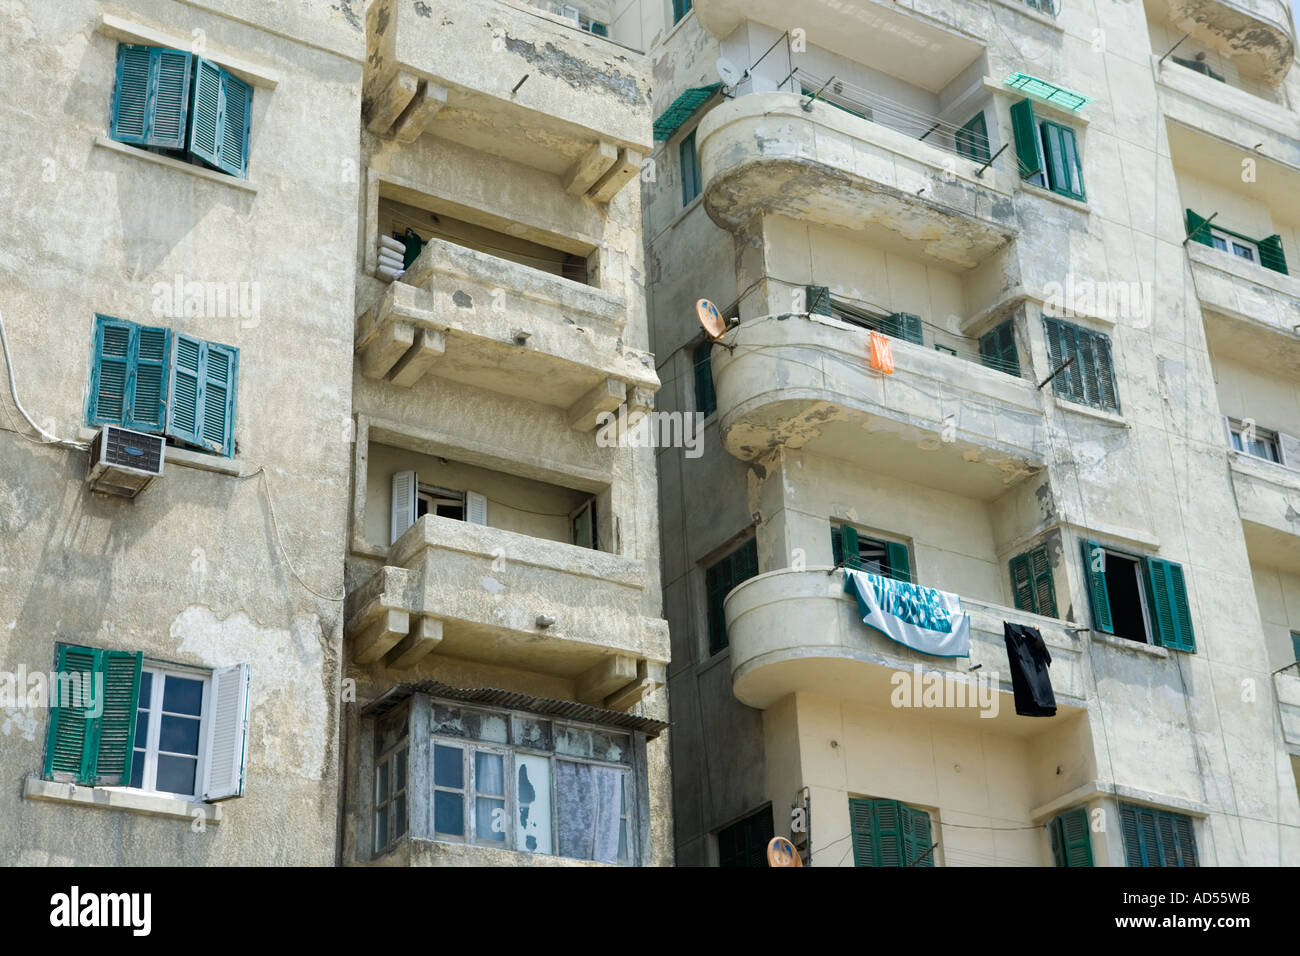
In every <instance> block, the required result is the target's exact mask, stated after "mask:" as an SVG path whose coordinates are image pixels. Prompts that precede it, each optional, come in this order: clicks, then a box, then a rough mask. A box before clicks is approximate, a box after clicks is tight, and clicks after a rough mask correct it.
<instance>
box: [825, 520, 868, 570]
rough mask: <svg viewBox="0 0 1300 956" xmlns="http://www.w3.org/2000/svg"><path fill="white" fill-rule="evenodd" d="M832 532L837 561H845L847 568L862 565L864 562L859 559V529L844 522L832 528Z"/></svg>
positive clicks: (833, 549)
mask: <svg viewBox="0 0 1300 956" xmlns="http://www.w3.org/2000/svg"><path fill="white" fill-rule="evenodd" d="M832 533H833V538H832V545H831V550H832V552H833V553H834V556H835V563H836V564H839V563H840V562H841V561H843V562H844V567H846V568H860V567H862V562H861V561H860V560H859V559H858V531H857V529H856V528H850V527H849V526H848V525H846V524H844V525H840V526H839V527H838V528H834V529H832Z"/></svg>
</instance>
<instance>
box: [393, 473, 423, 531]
mask: <svg viewBox="0 0 1300 956" xmlns="http://www.w3.org/2000/svg"><path fill="white" fill-rule="evenodd" d="M419 480H420V479H419V477H418V476H417V475H416V473H415V472H413V471H398V472H394V473H393V500H392V502H391V504H390V507H389V522H388V535H389V537H388V540H389V543H391V544H396V543H397V539H398V538H400V537H401V536H402V535H403V534H404V533H405V532H406V529H407V528H409V527H410V526H411V525H413V524H415V516H416V514H418V513H419V512H418V510H417V496H418V494H419V491H418V489H419Z"/></svg>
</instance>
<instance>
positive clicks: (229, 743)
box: [201, 664, 250, 800]
mask: <svg viewBox="0 0 1300 956" xmlns="http://www.w3.org/2000/svg"><path fill="white" fill-rule="evenodd" d="M249 678H250V672H249V667H248V665H247V664H235V665H233V666H231V667H222V668H218V669H217V670H215V671H213V672H212V692H211V701H212V703H211V707H212V712H211V717H210V718H209V728H210V729H209V731H208V739H207V747H206V758H207V759H206V760H205V769H204V773H203V786H202V790H201V792H202V794H203V799H204V800H225V799H227V798H229V797H239V796H243V793H244V762H245V756H246V753H247V750H248V687H249Z"/></svg>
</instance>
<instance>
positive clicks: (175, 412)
mask: <svg viewBox="0 0 1300 956" xmlns="http://www.w3.org/2000/svg"><path fill="white" fill-rule="evenodd" d="M202 357H203V342H202V341H201V340H200V339H196V338H194V337H193V336H190V335H181V334H180V333H179V332H178V333H177V334H175V335H173V336H172V361H171V387H170V389H169V396H168V399H167V434H168V435H170V436H172V437H173V438H176V439H178V440H180V441H183V442H185V443H187V444H190V445H200V446H201V445H202V438H201V428H202V425H203V420H202V416H203V411H202V404H201V402H202V392H203V370H202Z"/></svg>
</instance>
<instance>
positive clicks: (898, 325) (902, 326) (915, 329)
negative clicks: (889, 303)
mask: <svg viewBox="0 0 1300 956" xmlns="http://www.w3.org/2000/svg"><path fill="white" fill-rule="evenodd" d="M889 318H890V319H891V320H893V329H894V331H893V332H891V333H890V334H891V335H894V336H895V337H896V338H900V339H904V340H905V341H908V342H912V343H914V344H916V345H924V344H925V342H924V339H923V337H922V335H921V317H920V316H919V315H914V314H912V313H911V312H895V313H894V314H893V315H891V316H890V317H889Z"/></svg>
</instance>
